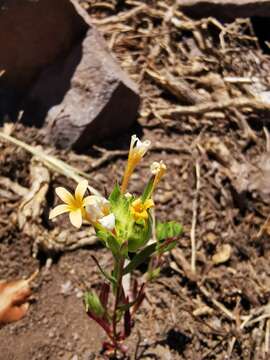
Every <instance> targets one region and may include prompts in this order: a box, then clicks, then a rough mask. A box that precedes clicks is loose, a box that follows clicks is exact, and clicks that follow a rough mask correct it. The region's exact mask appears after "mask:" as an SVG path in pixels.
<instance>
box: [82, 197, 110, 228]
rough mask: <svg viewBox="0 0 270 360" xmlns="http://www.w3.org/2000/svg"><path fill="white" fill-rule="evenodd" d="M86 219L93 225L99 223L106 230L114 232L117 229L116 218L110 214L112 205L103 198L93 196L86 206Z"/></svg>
mask: <svg viewBox="0 0 270 360" xmlns="http://www.w3.org/2000/svg"><path fill="white" fill-rule="evenodd" d="M86 218H88V219H91V222H92V223H96V222H99V223H100V224H101V225H102V226H103V227H104V228H105V229H107V230H110V231H112V230H113V229H114V227H115V216H114V214H112V213H110V203H109V201H108V200H107V199H105V198H104V197H102V196H97V195H92V196H89V200H88V202H87V206H86Z"/></svg>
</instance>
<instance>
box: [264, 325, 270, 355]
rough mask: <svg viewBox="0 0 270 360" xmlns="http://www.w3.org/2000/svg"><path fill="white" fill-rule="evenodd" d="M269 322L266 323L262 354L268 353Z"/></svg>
mask: <svg viewBox="0 0 270 360" xmlns="http://www.w3.org/2000/svg"><path fill="white" fill-rule="evenodd" d="M269 336H270V320H269V319H268V320H267V321H266V328H265V343H264V352H265V353H266V354H268V353H269Z"/></svg>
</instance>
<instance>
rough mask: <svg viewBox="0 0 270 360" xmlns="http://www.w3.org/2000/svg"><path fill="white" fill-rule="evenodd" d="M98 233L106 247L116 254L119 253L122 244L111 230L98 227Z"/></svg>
mask: <svg viewBox="0 0 270 360" xmlns="http://www.w3.org/2000/svg"><path fill="white" fill-rule="evenodd" d="M96 234H97V237H98V238H99V239H101V240H102V241H103V242H104V243H105V245H106V247H107V248H109V249H110V250H111V252H112V253H113V255H114V256H118V255H119V253H120V244H119V242H118V241H117V239H116V238H115V237H114V236H113V234H112V233H111V232H110V231H107V230H106V229H102V228H100V227H99V228H98V229H97V228H96Z"/></svg>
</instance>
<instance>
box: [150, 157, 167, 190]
mask: <svg viewBox="0 0 270 360" xmlns="http://www.w3.org/2000/svg"><path fill="white" fill-rule="evenodd" d="M166 169H167V167H166V165H165V164H164V162H163V161H162V160H161V161H160V162H157V161H154V162H153V164H152V165H151V166H150V170H151V173H152V174H153V175H155V178H154V183H153V187H152V191H151V193H152V192H153V191H154V189H155V187H156V186H157V184H158V183H159V182H160V180H161V178H162V176H163V175H164V174H165V172H166Z"/></svg>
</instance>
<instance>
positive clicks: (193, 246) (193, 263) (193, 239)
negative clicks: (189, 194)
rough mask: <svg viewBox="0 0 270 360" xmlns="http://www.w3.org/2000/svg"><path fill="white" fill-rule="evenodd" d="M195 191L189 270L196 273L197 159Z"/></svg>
mask: <svg viewBox="0 0 270 360" xmlns="http://www.w3.org/2000/svg"><path fill="white" fill-rule="evenodd" d="M195 169H196V191H195V196H194V199H193V216H192V225H191V230H190V239H191V271H192V272H193V274H195V273H196V235H195V231H196V224H197V215H198V196H199V191H200V187H201V183H200V164H199V161H198V160H197V161H196V165H195Z"/></svg>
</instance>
